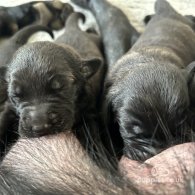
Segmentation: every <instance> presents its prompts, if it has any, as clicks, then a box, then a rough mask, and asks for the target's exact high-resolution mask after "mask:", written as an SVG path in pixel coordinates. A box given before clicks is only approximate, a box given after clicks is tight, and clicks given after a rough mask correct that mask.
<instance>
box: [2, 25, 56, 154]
mask: <svg viewBox="0 0 195 195" xmlns="http://www.w3.org/2000/svg"><path fill="white" fill-rule="evenodd" d="M38 31H46V32H48V33H49V34H50V35H51V36H52V37H53V33H52V32H51V30H50V29H49V28H47V27H45V26H42V25H29V26H27V27H24V28H23V29H21V30H19V31H18V32H17V33H16V34H15V35H13V36H12V37H11V38H9V39H8V40H6V41H5V42H3V43H2V44H1V45H0V142H1V144H0V148H1V152H2V150H3V148H4V146H5V142H9V141H10V140H9V139H10V137H12V136H11V134H12V133H13V132H12V131H14V130H15V131H17V116H16V113H15V109H14V108H13V106H12V105H11V103H10V101H9V99H8V94H7V87H8V86H7V85H8V83H7V81H6V73H7V69H8V64H9V62H10V61H11V58H12V57H13V55H14V53H15V51H16V50H17V49H18V48H20V47H21V46H22V45H24V44H25V43H26V42H27V40H28V38H29V37H30V36H31V35H32V34H33V33H35V32H38ZM9 132H10V136H8V134H9Z"/></svg>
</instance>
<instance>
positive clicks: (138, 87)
mask: <svg viewBox="0 0 195 195" xmlns="http://www.w3.org/2000/svg"><path fill="white" fill-rule="evenodd" d="M155 12H156V13H155V15H154V17H153V18H152V19H151V21H150V22H149V23H148V25H147V27H146V30H145V32H144V33H143V34H142V35H141V36H140V38H139V39H138V41H137V42H136V43H135V45H134V46H133V47H132V49H131V50H130V51H129V52H128V53H127V54H126V55H124V56H123V57H122V58H121V59H120V60H119V61H118V62H117V63H116V64H115V65H113V66H111V67H110V71H109V72H108V77H107V80H106V88H107V89H106V90H107V95H106V98H107V100H106V101H107V103H108V105H111V106H112V107H113V112H114V113H115V119H116V120H117V121H118V124H119V128H120V133H121V136H122V138H123V141H124V150H123V151H124V154H125V155H126V156H128V157H129V158H132V159H139V160H144V159H147V158H148V157H150V156H152V155H154V154H156V153H157V152H158V150H159V149H162V148H164V147H168V146H169V145H172V144H174V143H177V142H182V141H184V140H185V139H186V140H187V138H186V136H188V135H187V134H188V133H189V132H187V131H185V130H186V129H185V128H186V123H185V122H186V117H187V116H188V109H189V105H190V100H189V92H188V87H190V88H192V86H194V82H193V79H192V78H193V76H194V73H193V71H194V66H193V67H192V68H191V69H190V71H189V72H190V74H189V72H188V71H182V70H181V69H184V68H185V67H186V66H187V65H188V64H189V63H191V62H192V61H193V60H195V34H194V31H193V29H192V23H191V22H190V21H189V20H188V19H187V18H185V17H183V16H181V15H180V14H178V13H177V12H176V11H175V10H174V9H173V8H172V7H171V6H170V5H169V3H167V2H166V1H164V0H157V2H156V4H155ZM107 36H110V35H107ZM113 39H114V38H113ZM187 129H188V130H189V129H190V128H189V127H187ZM190 138H191V135H189V139H190Z"/></svg>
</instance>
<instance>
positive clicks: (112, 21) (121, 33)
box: [71, 0, 139, 66]
mask: <svg viewBox="0 0 195 195" xmlns="http://www.w3.org/2000/svg"><path fill="white" fill-rule="evenodd" d="M71 1H72V2H73V3H75V4H77V5H79V6H81V7H84V8H87V9H89V10H91V11H92V13H93V14H94V15H95V17H96V19H97V23H98V24H99V27H100V32H101V35H102V39H103V43H104V47H105V48H104V50H105V55H106V60H107V63H108V65H109V66H110V65H113V64H114V63H115V62H116V61H117V60H118V59H119V58H120V57H121V56H122V55H124V54H125V53H126V52H127V51H128V50H129V49H130V48H131V46H132V45H133V43H134V42H135V41H136V40H137V38H138V36H139V33H138V32H137V31H136V29H135V28H134V27H133V26H132V25H131V24H130V22H129V20H128V19H127V17H126V16H125V14H124V13H123V12H122V11H121V10H120V9H118V8H116V7H115V6H113V5H111V4H110V3H109V2H107V1H106V0H71ZM105 13H107V15H105ZM116 26H117V28H116ZM108 35H109V36H108ZM113 37H114V39H113Z"/></svg>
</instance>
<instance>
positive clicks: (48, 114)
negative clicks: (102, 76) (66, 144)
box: [8, 13, 103, 137]
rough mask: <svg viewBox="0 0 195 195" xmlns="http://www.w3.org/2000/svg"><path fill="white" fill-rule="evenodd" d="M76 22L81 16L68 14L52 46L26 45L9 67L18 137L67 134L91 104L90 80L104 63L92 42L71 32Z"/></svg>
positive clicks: (79, 32) (48, 43)
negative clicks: (63, 30)
mask: <svg viewBox="0 0 195 195" xmlns="http://www.w3.org/2000/svg"><path fill="white" fill-rule="evenodd" d="M78 18H80V14H78V13H73V14H71V16H70V18H68V20H67V25H66V32H65V34H64V35H62V37H60V38H59V39H58V40H57V41H56V43H51V42H37V43H33V44H29V45H26V46H24V47H22V48H21V49H19V50H18V51H17V52H16V55H15V56H14V58H13V60H12V62H11V63H10V66H9V71H8V80H9V81H8V93H9V98H10V100H11V102H12V103H13V105H14V107H15V109H16V111H17V113H18V115H19V117H20V120H19V134H20V135H21V136H27V137H38V136H42V135H45V134H52V133H56V132H60V131H63V130H67V129H70V128H72V127H73V126H75V125H76V124H75V123H77V122H80V120H81V118H82V116H83V114H84V113H88V111H89V109H90V108H89V107H90V106H91V105H92V104H94V103H93V102H94V98H93V96H91V94H92V95H93V91H92V92H91V89H90V86H89V84H88V83H89V82H88V81H89V80H90V79H92V76H96V73H98V70H99V68H100V67H102V66H103V59H102V55H101V53H100V52H99V51H98V48H97V47H96V45H95V44H93V41H92V40H90V39H89V38H87V35H85V33H83V34H82V32H81V31H80V30H78V28H77V27H76V28H75V27H73V26H75V25H76V24H77V22H78ZM75 22H76V24H75ZM90 51H91V53H90ZM96 82H99V80H96ZM89 91H90V92H89ZM88 92H89V93H88Z"/></svg>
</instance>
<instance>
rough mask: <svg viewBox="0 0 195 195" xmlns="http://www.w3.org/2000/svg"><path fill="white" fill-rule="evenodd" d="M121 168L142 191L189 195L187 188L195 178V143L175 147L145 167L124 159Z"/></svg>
mask: <svg viewBox="0 0 195 195" xmlns="http://www.w3.org/2000/svg"><path fill="white" fill-rule="evenodd" d="M119 168H120V170H121V172H122V173H123V174H124V175H125V176H126V177H128V178H129V179H130V180H131V181H134V182H135V184H136V185H137V186H138V188H139V189H143V190H147V191H149V192H150V193H154V194H167V195H169V194H171V195H183V194H186V191H185V187H187V186H186V185H187V184H188V185H189V184H190V181H189V180H190V179H194V178H193V175H194V174H195V142H193V143H185V144H181V145H176V146H173V147H171V148H169V149H167V150H164V151H163V152H161V153H160V154H158V155H156V156H154V157H152V158H150V159H148V160H146V161H145V162H144V163H140V162H137V161H134V160H130V159H128V158H127V157H122V159H121V160H120V163H119ZM186 181H187V182H186ZM192 181H193V180H192ZM185 182H186V183H187V184H186V183H185ZM159 184H161V185H159ZM162 191H163V193H162Z"/></svg>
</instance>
